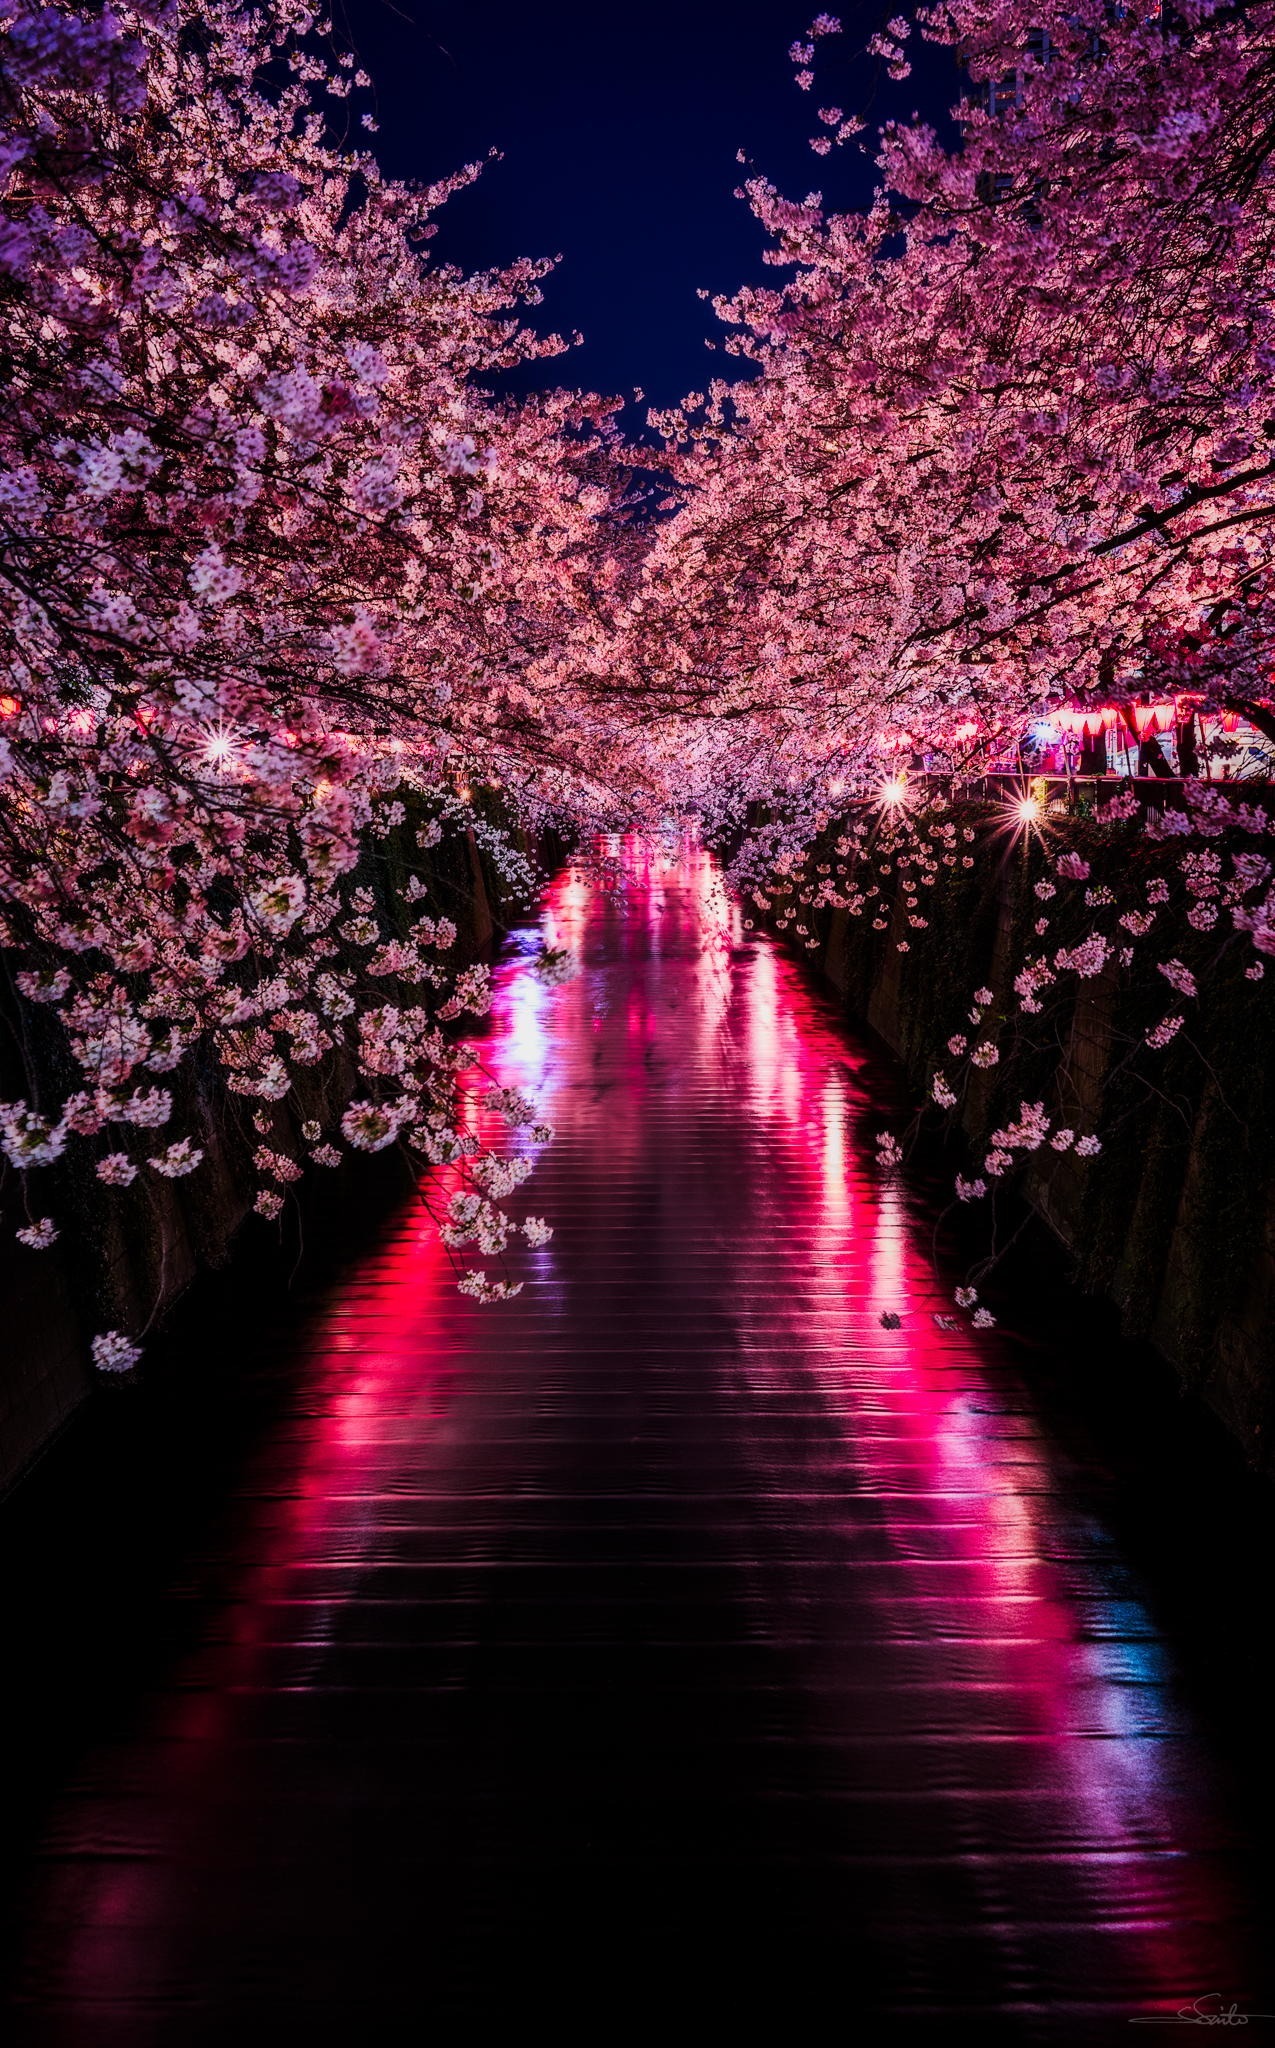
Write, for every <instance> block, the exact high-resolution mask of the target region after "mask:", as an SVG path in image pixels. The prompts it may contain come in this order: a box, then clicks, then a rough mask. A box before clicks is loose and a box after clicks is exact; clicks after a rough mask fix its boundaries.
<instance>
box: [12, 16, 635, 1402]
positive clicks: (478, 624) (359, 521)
mask: <svg viewBox="0 0 1275 2048" xmlns="http://www.w3.org/2000/svg"><path fill="white" fill-rule="evenodd" d="M366 84H367V80H366V79H365V78H364V77H363V76H362V74H361V73H359V72H358V71H357V70H356V68H355V66H354V63H353V60H352V59H351V58H350V57H349V56H348V55H347V54H343V53H341V52H339V51H334V50H333V48H332V46H331V43H330V35H329V25H328V24H326V23H320V22H317V21H316V19H315V17H314V16H313V15H312V14H311V13H310V12H309V10H308V9H306V8H305V7H303V6H300V5H292V4H285V5H283V6H276V7H275V8H273V9H272V10H271V11H270V13H269V14H268V15H261V14H254V13H248V12H246V11H243V10H240V9H238V8H236V7H235V6H233V5H230V4H225V0H213V4H212V5H211V6H203V5H201V6H199V7H195V6H193V5H188V4H185V0H172V4H168V0H160V4H157V5H154V6H150V5H145V4H142V5H138V6H136V7H123V8H118V9H110V8H107V9H102V10H99V9H96V8H92V7H81V6H76V5H57V4H52V5H39V4H34V0H31V4H28V0H6V4H5V5H4V6H3V7H2V8H0V194H2V204H0V318H2V320H3V344H2V345H3V350H4V374H3V395H2V396H0V658H2V660H3V678H2V679H0V906H2V910H3V929H2V931H0V938H2V939H3V943H4V944H5V947H6V949H7V951H8V953H9V955H10V957H11V959H12V960H13V961H14V962H15V963H16V983H17V988H18V990H19V991H20V993H21V997H22V998H23V999H24V1000H25V1001H26V1002H28V1003H32V1004H43V1005H48V1006H49V1007H50V1010H51V1011H52V1012H53V1013H54V1014H55V1015H56V1017H57V1019H58V1020H59V1023H60V1026H61V1028H62V1030H63V1032H64V1034H65V1040H66V1044H67V1048H68V1050H69V1053H70V1056H71V1058H72V1060H73V1062H74V1066H75V1070H76V1083H75V1085H74V1086H73V1087H72V1088H70V1089H69V1090H66V1091H64V1092H63V1093H62V1094H60V1095H58V1096H57V1097H56V1098H51V1097H50V1096H49V1095H48V1081H47V1076H46V1077H45V1078H44V1081H43V1084H41V1077H40V1075H39V1074H36V1073H33V1074H32V1076H31V1083H32V1086H31V1090H30V1091H29V1093H28V1095H27V1097H25V1098H22V1099H19V1100H16V1101H13V1102H9V1103H7V1104H5V1105H3V1108H2V1109H0V1145H2V1146H3V1150H4V1153H5V1155H6V1156H7V1159H8V1161H9V1163H10V1165H11V1166H12V1167H13V1168H15V1169H17V1170H18V1171H19V1172H20V1173H22V1174H23V1175H25V1174H26V1173H27V1172H28V1171H29V1170H31V1169H34V1168H38V1167H40V1166H43V1165H47V1164H51V1163H52V1162H53V1161H54V1160H56V1159H57V1158H58V1157H60V1155H61V1154H62V1153H63V1152H64V1151H65V1150H66V1148H67V1147H68V1146H69V1145H71V1144H73V1143H78V1144H81V1145H88V1146H90V1147H91V1148H93V1153H94V1156H95V1158H96V1162H97V1164H96V1171H97V1174H98V1177H99V1178H100V1179H101V1180H102V1181H103V1182H105V1183H107V1184H108V1185H120V1184H125V1183H128V1182H130V1181H132V1180H133V1179H134V1178H135V1177H136V1176H137V1175H139V1174H141V1175H152V1174H158V1175H160V1176H167V1177H170V1178H174V1177H180V1176H184V1175H186V1174H188V1173H194V1172H197V1170H198V1168H199V1165H200V1162H201V1152H200V1150H199V1148H198V1147H197V1146H196V1145H195V1144H194V1143H193V1141H192V1139H191V1138H190V1137H189V1135H182V1134H180V1133H175V1132H174V1129H173V1124H172V1117H173V1082H172V1080H171V1079H170V1077H171V1076H174V1075H175V1074H177V1073H178V1070H179V1069H181V1068H182V1066H183V1063H184V1062H187V1061H188V1060H189V1059H190V1057H191V1056H192V1055H193V1054H194V1052H195V1051H196V1050H198V1051H199V1052H200V1053H201V1056H205V1057H211V1058H212V1059H213V1060H214V1061H215V1062H216V1064H217V1065H218V1067H219V1068H220V1071H221V1073H222V1076H223V1079H224V1084H225V1086H226V1088H227V1089H228V1090H229V1091H230V1092H231V1094H232V1095H234V1096H237V1097H240V1098H242V1099H243V1100H244V1101H245V1102H246V1104H247V1105H249V1106H250V1107H251V1108H252V1109H253V1111H254V1121H255V1123H256V1127H257V1132H258V1135H259V1136H260V1137H261V1140H262V1142H261V1144H260V1146H259V1147H258V1149H257V1152H256V1165H257V1170H258V1173H259V1176H260V1189H259V1192H258V1195H257V1207H258V1209H259V1210H260V1211H261V1212H262V1213H264V1214H265V1215H267V1216H270V1215H273V1214H276V1213H278V1211H279V1209H280V1207H281V1205H282V1201H283V1194H284V1190H285V1189H286V1187H287V1185H288V1184H289V1183H290V1182H291V1181H292V1180H293V1179H294V1178H296V1176H297V1175H298V1174H299V1173H300V1171H301V1170H302V1166H303V1164H304V1163H305V1162H306V1160H307V1157H308V1158H312V1159H315V1160H317V1161H318V1162H319V1163H321V1164H331V1163H334V1162H335V1160H336V1158H337V1157H338V1156H339V1153H340V1151H341V1149H343V1147H344V1146H346V1145H351V1146H354V1147H357V1148H361V1149H364V1150H376V1149H379V1148H380V1147H382V1146H385V1145H387V1144H389V1143H390V1142H392V1141H393V1140H395V1139H396V1138H404V1139H407V1140H410V1141H411V1142H412V1143H413V1144H414V1145H415V1146H416V1148H417V1151H418V1155H419V1154H423V1155H424V1158H425V1159H426V1160H429V1161H433V1162H439V1161H446V1160H449V1159H453V1158H455V1157H456V1155H457V1154H458V1152H459V1153H460V1154H461V1155H463V1154H464V1153H465V1152H466V1150H467V1149H468V1150H472V1141H470V1140H469V1139H467V1138H463V1137H461V1138H458V1137H457V1135H456V1133H455V1130H454V1121H455V1109H456V1103H455V1099H454V1097H455V1087H456V1074H457V1072H458V1070H459V1066H460V1064H461V1063H463V1062H464V1061H465V1060H466V1059H467V1058H468V1056H467V1055H465V1054H463V1053H462V1052H460V1051H459V1050H458V1049H457V1047H456V1046H455V1045H454V1044H453V1043H452V1042H451V1039H450V1038H449V1036H448V1033H447V1030H446V1025H447V1020H448V1019H449V1018H452V1017H456V1016H457V1015H459V1014H461V1013H463V1012H466V1011H468V1012H477V1013H481V1012H482V1010H483V1009H484V1007H485V1006H486V1003H487V1000H488V997H487V977H486V973H485V970H484V969H482V968H481V967H470V968H467V969H465V970H464V971H463V972H460V973H456V972H455V971H454V970H452V969H451V968H449V966H448V964H447V962H448V948H449V944H450V942H451V941H452V940H454V936H455V934H454V929H453V928H451V927H449V926H447V924H446V921H445V920H444V921H442V922H440V921H438V920H437V919H432V918H429V917H424V916H421V915H419V914H418V915H417V916H416V919H415V922H414V923H413V924H412V925H411V927H410V930H409V931H408V932H407V933H406V935H404V934H403V932H402V930H401V929H400V927H399V925H398V924H396V923H394V922H387V918H386V914H385V905H384V904H383V903H381V902H380V901H379V900H378V898H377V896H376V894H375V892H374V891H372V890H370V889H368V888H367V887H364V886H362V885H361V882H362V878H361V877H360V876H359V875H358V874H356V872H355V870H356V868H357V866H358V863H359V859H360V851H361V848H362V847H364V846H365V845H366V844H367V843H368V840H369V837H371V838H375V837H376V835H382V836H383V835H385V834H386V833H388V832H395V831H397V832H399V833H400V834H402V833H403V832H404V831H405V830H406V828H407V824H408V822H414V823H415V825H416V826H417V828H418V829H419V831H420V833H421V835H422V836H423V837H424V839H425V840H426V841H428V840H430V839H435V838H437V837H438V836H439V835H440V833H443V832H445V831H462V832H463V831H464V830H466V829H467V828H468V827H469V826H470V825H471V823H472V820H471V819H470V817H469V816H468V814H467V813H466V812H465V810H464V806H463V804H462V803H460V802H458V801H457V800H456V793H457V791H458V790H461V789H463V788H465V786H466V785H467V784H468V783H469V782H471V781H475V780H477V779H479V778H481V779H484V780H486V781H489V782H491V781H499V782H501V783H502V784H503V785H505V786H506V787H507V788H508V789H509V791H510V792H511V796H512V799H513V800H514V801H515V802H516V803H520V804H521V805H522V807H523V809H524V811H525V810H527V809H530V810H531V811H532V812H535V811H537V810H539V812H540V813H544V812H545V811H547V810H554V809H558V810H560V809H561V808H562V806H563V805H564V804H565V803H567V802H568V801H574V802H575V804H576V807H577V808H584V809H586V810H587V802H588V799H587V795H585V794H583V792H584V791H586V789H587V786H588V777H589V773H590V759H589V721H588V717H587V715H586V707H583V706H582V705H580V704H579V703H578V702H577V701H576V700H575V699H574V698H573V696H572V693H571V691H570V690H569V689H566V688H564V689H562V690H560V691H559V693H558V695H557V697H556V699H555V700H554V702H553V703H552V704H551V705H548V706H546V704H545V702H544V701H543V699H542V698H540V697H539V696H538V695H537V694H536V690H535V687H534V671H535V668H536V664H537V662H538V661H539V660H540V659H541V658H542V657H543V655H544V653H545V650H546V649H547V648H552V647H553V646H554V645H555V643H556V642H557V640H558V639H559V638H560V637H561V635H562V633H563V631H564V629H565V628H564V621H565V620H566V619H567V618H569V617H574V615H575V613H576V612H577V611H578V609H579V606H580V603H581V592H582V588H583V585H584V583H585V581H586V579H587V578H589V577H591V578H592V581H593V583H600V584H603V585H604V584H605V580H606V578H605V571H604V570H595V569H594V568H593V567H592V564H593V561H594V558H595V557H596V555H597V554H598V548H597V545H596V537H597V533H598V530H599V520H600V517H601V515H603V514H604V513H605V512H606V511H607V509H608V507H609V505H610V503H611V501H612V498H613V496H614V495H616V494H617V493H618V492H620V491H621V490H622V489H623V480H622V475H621V471H620V470H619V469H618V468H617V465H616V463H615V461H614V459H613V454H612V447H611V444H612V442H613V439H614V436H613V433H612V430H611V428H610V425H609V421H608V413H607V409H606V407H604V406H602V405H600V404H599V403H598V402H596V401H593V402H590V401H588V400H583V399H580V398H577V397H576V396H574V395H572V394H568V393H562V392H554V393H548V394H546V395H544V396H542V397H539V398H532V399H529V400H527V401H524V402H521V403H519V404H518V405H516V406H515V405H512V404H509V403H504V402H501V401H498V400H497V399H495V398H493V397H492V396H490V395H489V394H484V390H483V379H484V378H485V377H488V378H489V377H490V376H492V375H493V374H494V373H496V372H498V371H500V370H502V369H504V368H507V367H509V366H511V365H513V364H515V363H519V362H524V361H526V360H527V359H529V358H534V357H537V356H550V355H553V354H555V353H557V352H558V351H559V350H560V348H561V347H562V346H563V344H562V343H561V342H560V341H559V340H558V339H557V338H556V337H555V338H551V339H549V340H544V339H537V338H535V337H534V336H533V335H532V334H531V333H530V332H529V331H528V329H527V328H526V327H525V326H524V325H523V324H522V321H521V319H520V315H519V307H520V305H523V304H528V303H534V302H535V301H536V300H537V299H538V297H539V284H540V279H541V277H542V276H543V274H544V270H545V267H546V266H545V265H543V264H538V263H530V262H526V263H519V264H516V265H514V266H513V267H512V268H510V269H507V270H505V271H502V272H500V273H492V274H484V275H478V276H473V277H467V276H463V275H461V274H460V273H458V272H457V271H455V270H454V269H451V268H448V267H445V266H439V265H436V264H431V263H430V261H429V260H428V253H429V252H428V244H429V241H430V238H431V237H432V235H433V233H434V219H433V216H434V215H435V213H436V212H437V210H438V208H439V207H440V206H441V205H442V204H443V202H444V201H445V200H446V199H447V198H448V197H449V195H450V194H451V193H452V192H454V191H455V190H456V189H457V187H458V186H460V185H462V184H464V183H466V182H468V181H469V180H470V179H471V178H472V177H473V176H474V175H475V174H476V171H475V167H473V166H471V167H469V168H467V169H465V170H462V171H461V172H460V173H459V174H458V175H457V176H456V177H455V178H452V179H450V180H448V181H445V182H444V183H441V184H438V185H435V186H432V187H429V188H426V189H417V188H410V187H407V186H404V185H399V184H393V183H390V182H389V181H387V180H386V179H384V178H383V177H382V176H381V175H380V173H379V171H378V169H377V166H376V163H375V161H374V159H373V157H372V156H371V155H370V154H368V153H367V152H366V150H364V149H361V148H356V147H354V146H352V145H351V144H350V143H349V141H348V139H347V137H346V136H345V135H343V134H342V133H341V132H340V124H341V123H343V122H344V121H346V120H347V118H348V110H349V107H350V105H351V104H352V102H353V98H354V96H355V95H356V94H357V93H358V91H359V90H361V89H362V87H364V86H365V85H366ZM413 792H415V796H416V799H417V801H416V802H415V804H414V807H413V818H412V820H411V821H409V820H408V818H407V812H406V809H405V801H404V800H405V799H409V800H411V798H412V793H413ZM413 887H419V885H417V884H415V883H412V884H409V896H410V893H411V889H412V888H413ZM417 909H418V912H419V910H420V905H419V904H418V906H417ZM325 1060H326V1061H327V1062H328V1065H329V1067H330V1068H332V1070H333V1071H340V1069H341V1063H342V1061H343V1060H345V1061H347V1062H348V1061H352V1062H353V1072H354V1074H355V1075H356V1080H355V1083H354V1086H353V1089H352V1091H351V1093H347V1097H346V1100H345V1105H344V1107H343V1109H342V1108H341V1107H340V1105H338V1117H337V1128H335V1129H323V1130H320V1129H318V1128H317V1127H316V1126H314V1125H312V1124H310V1123H308V1122H307V1124H306V1127H305V1130H304V1133H302V1131H301V1129H300V1127H299V1124H298V1119H297V1116H296V1115H295V1114H294V1113H293V1104H294V1101H295V1095H294V1084H295V1083H296V1081H297V1080H298V1078H300V1077H301V1075H302V1072H303V1070H305V1069H310V1068H313V1067H314V1066H315V1065H316V1064H317V1063H319V1062H321V1061H325ZM42 1086H43V1092H41V1087H42ZM502 1106H503V1107H504V1108H505V1109H506V1110H507V1111H508V1112H509V1114H510V1116H511V1117H512V1118H513V1119H514V1120H515V1121H517V1122H521V1123H523V1124H526V1123H529V1122H533V1121H534V1118H533V1116H532V1112H531V1110H530V1108H529V1107H528V1106H527V1105H524V1104H521V1103H512V1102H509V1103H504V1104H503V1105H502ZM471 1166H472V1170H471V1171H469V1172H468V1178H467V1179H466V1181H465V1184H464V1186H463V1187H462V1188H461V1190H460V1192H459V1194H457V1196H456V1199H457V1200H458V1201H461V1202H462V1205H463V1206H462V1209H461V1210H457V1211H456V1212H455V1213H454V1214H453V1215H452V1217H451V1221H450V1223H449V1225H448V1234H449V1236H450V1238H451V1239H453V1240H454V1241H455V1242H457V1243H460V1242H464V1241H477V1242H478V1244H479V1245H480V1248H481V1249H484V1250H487V1251H493V1250H499V1249H500V1248H501V1246H502V1245H503V1243H504V1241H505V1238H506V1236H507V1234H508V1233H507V1226H506V1224H505V1223H504V1222H503V1221H502V1220H501V1219H500V1217H499V1216H498V1214H497V1211H496V1210H495V1209H494V1208H493V1206H492V1199H491V1198H492V1197H493V1195H496V1194H499V1193H500V1192H501V1191H502V1186H503V1183H504V1182H505V1181H506V1180H508V1173H507V1172H506V1171H505V1170H504V1169H503V1168H501V1169H498V1168H497V1166H496V1165H495V1164H494V1163H492V1162H490V1161H488V1162H487V1163H486V1164H485V1165H484V1163H483V1161H482V1160H481V1159H478V1160H477V1161H476V1162H471ZM475 1175H476V1176H477V1180H476V1181H475V1179H474V1176H475ZM498 1183H499V1184H501V1185H498ZM19 1234H20V1235H22V1236H23V1237H24V1239H25V1241H26V1242H27V1243H28V1244H31V1245H34V1246H38V1245H41V1244H44V1243H47V1242H50V1241H51V1239H52V1236H53V1235H54V1234H55V1224H54V1222H52V1221H50V1220H48V1219H43V1218H40V1219H36V1218H34V1217H32V1216H31V1215H30V1213H29V1215H28V1222H27V1224H26V1226H25V1228H24V1229H23V1230H22V1231H21V1232H20V1233H19ZM468 1284H469V1285H470V1286H471V1288H473V1289H475V1290H478V1291H483V1290H484V1289H486V1288H487V1287H488V1286H489V1285H490V1284H494V1285H496V1286H499V1284H500V1283H488V1282H487V1281H483V1280H479V1279H471V1281H470V1282H469V1283H468ZM120 1346H122V1347H123V1348H122V1351H121V1349H120ZM120 1346H114V1347H112V1346H107V1353H109V1354H110V1355H109V1356H107V1355H106V1354H105V1353H104V1356H103V1359H102V1361H101V1362H103V1363H106V1364H110V1363H112V1362H114V1363H117V1364H118V1363H119V1362H121V1358H122V1359H123V1362H124V1363H127V1362H128V1357H127V1353H128V1352H129V1348H130V1347H129V1344H128V1341H127V1340H126V1339H124V1338H121V1339H120Z"/></svg>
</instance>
